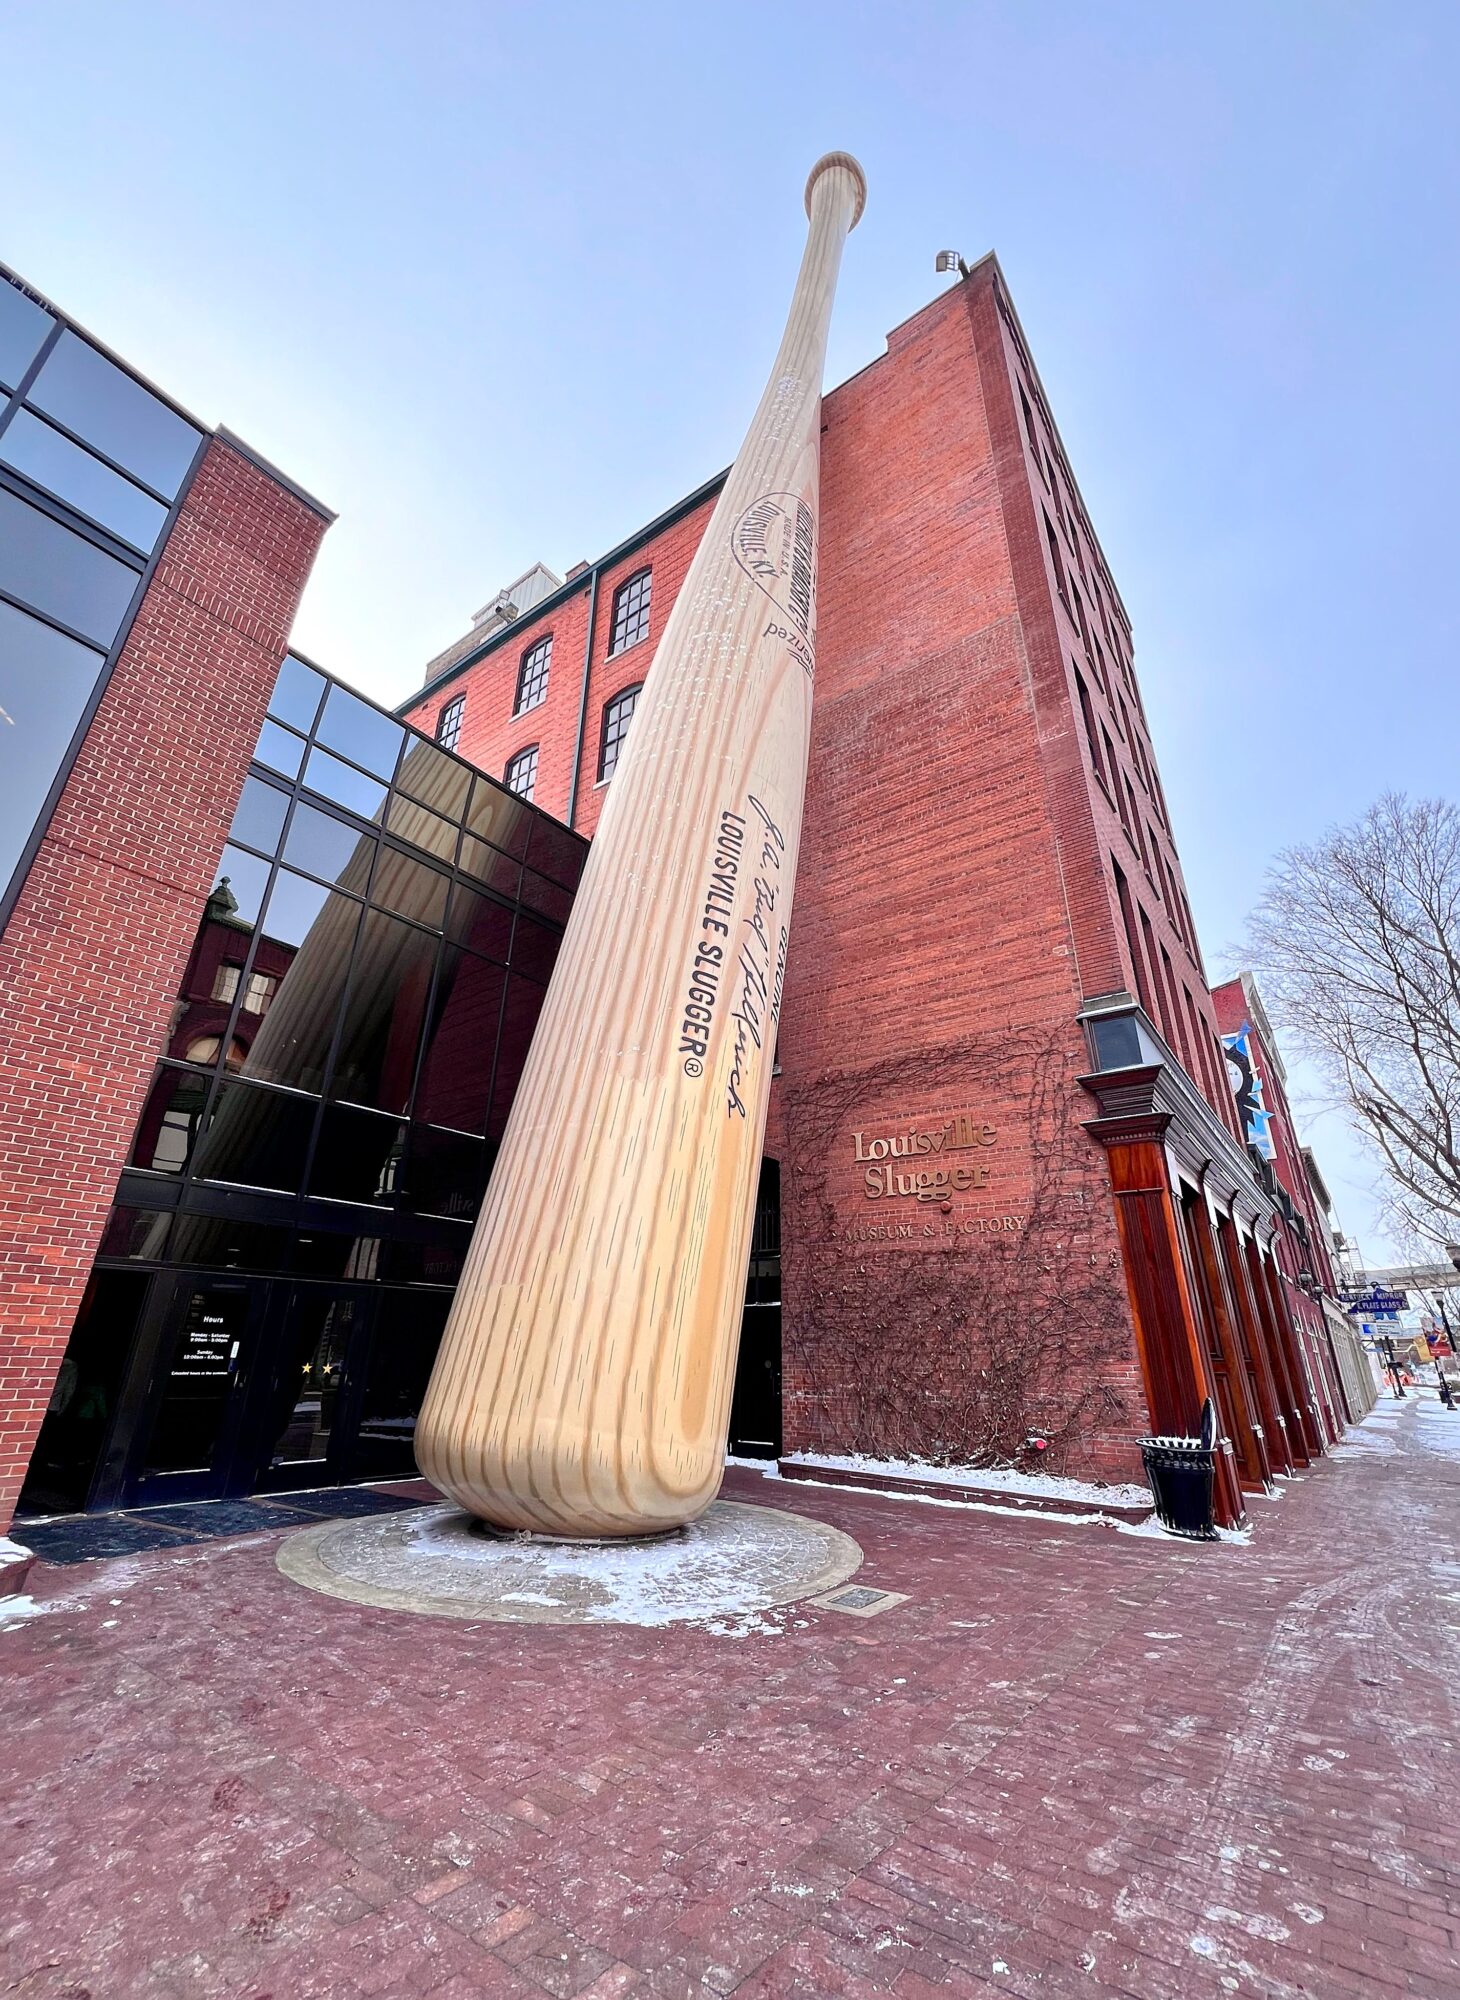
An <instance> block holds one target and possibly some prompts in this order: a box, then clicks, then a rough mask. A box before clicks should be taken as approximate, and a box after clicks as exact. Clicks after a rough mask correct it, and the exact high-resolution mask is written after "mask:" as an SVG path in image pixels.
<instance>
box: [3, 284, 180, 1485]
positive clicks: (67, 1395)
mask: <svg viewBox="0 0 1460 2000" xmlns="http://www.w3.org/2000/svg"><path fill="white" fill-rule="evenodd" d="M4 289H5V288H4V285H3V283H0V293H3V291H4ZM152 1284H153V1279H152V1277H151V1276H150V1275H149V1274H148V1273H147V1272H146V1271H96V1272H93V1274H92V1278H91V1282H90V1284H88V1286H87V1287H86V1296H85V1298H84V1299H83V1300H82V1302H81V1311H80V1313H79V1315H78V1317H77V1320H76V1325H75V1328H74V1330H73V1331H72V1334H71V1338H70V1340H69V1341H68V1342H67V1344H66V1354H65V1359H64V1360H63V1361H62V1363H61V1368H60V1372H59V1374H58V1375H57V1376H56V1379H55V1382H54V1383H53V1385H52V1388H51V1398H50V1403H49V1405H48V1407H47V1409H46V1417H45V1422H44V1423H43V1424H42V1426H41V1434H40V1438H39V1439H38V1441H37V1443H36V1448H35V1452H34V1454H33V1456H32V1458H31V1462H30V1470H29V1471H28V1472H27V1473H26V1476H25V1491H24V1492H23V1493H22V1495H21V1505H22V1506H23V1507H24V1508H25V1509H26V1510H27V1511H28V1512H30V1513H34V1514H54V1513H63V1512H69V1511H70V1509H72V1508H75V1507H84V1506H85V1505H86V1500H87V1494H88V1492H89V1489H90V1486H91V1479H92V1474H93V1472H94V1471H95V1469H96V1463H97V1460H98V1458H99V1457H100V1456H101V1449H102V1445H103V1444H104V1442H105V1440H106V1435H107V1431H108V1428H109V1427H110V1424H111V1421H112V1418H113V1416H114V1415H115V1414H116V1408H117V1392H118V1391H119V1389H120V1388H121V1384H122V1376H123V1373H124V1372H125V1370H126V1366H127V1363H128V1361H129V1360H130V1358H131V1354H132V1344H133V1341H134V1340H135V1338H136V1334H137V1327H138V1324H139V1322H140V1320H141V1317H142V1308H143V1306H144V1305H145V1304H146V1302H147V1299H148V1297H149V1295H150V1293H151V1289H152Z"/></svg>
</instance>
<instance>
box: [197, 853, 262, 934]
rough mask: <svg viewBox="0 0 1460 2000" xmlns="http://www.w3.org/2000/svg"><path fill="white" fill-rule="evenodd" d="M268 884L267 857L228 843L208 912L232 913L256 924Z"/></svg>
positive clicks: (239, 920)
mask: <svg viewBox="0 0 1460 2000" xmlns="http://www.w3.org/2000/svg"><path fill="white" fill-rule="evenodd" d="M268 886H269V863H268V862H267V861H264V860H262V859H261V858H260V857H259V856H258V855H257V854H245V853H244V851H243V849H242V848H241V847H225V848H224V850H223V857H222V859H221V860H220V861H219V863H218V886H217V888H215V889H214V891H213V899H212V900H210V904H209V909H208V913H207V914H208V916H209V917H210V918H214V917H217V916H219V915H225V916H229V917H232V918H233V920H234V921H235V922H236V923H239V924H242V925H250V924H256V923H257V922H258V917H259V911H260V910H261V909H262V908H263V902H264V891H265V889H267V888H268Z"/></svg>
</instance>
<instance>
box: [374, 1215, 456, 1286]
mask: <svg viewBox="0 0 1460 2000" xmlns="http://www.w3.org/2000/svg"><path fill="white" fill-rule="evenodd" d="M470 1246H471V1231H470V1230H469V1229H454V1230H453V1231H452V1232H451V1234H450V1235H449V1236H445V1237H443V1238H442V1239H441V1240H440V1241H439V1242H426V1243H417V1242H414V1241H411V1240H405V1241H403V1240H402V1239H401V1238H399V1237H395V1238H392V1239H391V1241H389V1242H387V1243H385V1244H383V1245H382V1246H381V1248H382V1253H383V1254H382V1256H381V1259H380V1275H381V1277H382V1278H385V1279H387V1280H389V1281H390V1282H391V1283H393V1284H397V1285H454V1284H455V1283H456V1281H457V1279H458V1278H459V1277H460V1276H461V1269H462V1266H463V1264H465V1262H466V1253H467V1250H468V1249H469V1248H470Z"/></svg>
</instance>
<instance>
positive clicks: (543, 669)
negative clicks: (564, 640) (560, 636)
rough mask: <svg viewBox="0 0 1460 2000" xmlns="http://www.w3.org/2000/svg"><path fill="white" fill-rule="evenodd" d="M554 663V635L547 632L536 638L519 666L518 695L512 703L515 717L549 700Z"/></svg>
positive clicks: (525, 713)
mask: <svg viewBox="0 0 1460 2000" xmlns="http://www.w3.org/2000/svg"><path fill="white" fill-rule="evenodd" d="M552 664H553V635H552V633H551V632H545V633H544V634H543V635H542V637H541V638H540V639H534V640H533V642H532V644H531V645H530V646H529V647H528V648H527V650H526V652H524V653H523V655H522V658H521V660H520V661H519V662H518V666H517V695H516V699H515V700H514V701H513V704H512V714H513V717H514V719H515V718H516V717H517V716H519V715H527V714H528V713H529V712H530V711H531V710H532V709H534V708H540V707H541V706H542V704H543V703H544V702H545V701H546V700H547V691H548V675H549V673H550V672H551V670H552Z"/></svg>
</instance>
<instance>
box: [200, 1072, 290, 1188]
mask: <svg viewBox="0 0 1460 2000" xmlns="http://www.w3.org/2000/svg"><path fill="white" fill-rule="evenodd" d="M313 1124H314V1104H313V1102H312V1101H311V1100H310V1099H308V1098H302V1097H288V1096H285V1095H284V1093H283V1092H282V1091H277V1090H260V1089H256V1088H255V1087H254V1086H253V1085H252V1084H248V1083H225V1084H224V1085H223V1087H222V1089H221V1090H220V1091H219V1093H218V1098H217V1101H216V1104H215V1106H214V1110H213V1116H212V1118H211V1119H210V1120H209V1123H208V1129H207V1131H206V1132H205V1133H204V1134H203V1136H202V1138H201V1139H200V1140H199V1141H198V1147H197V1156H196V1159H195V1160H194V1163H193V1172H194V1173H195V1174H197V1175H198V1176H199V1177H200V1178H202V1179H206V1180H215V1181H230V1182H232V1183H234V1184H235V1185H236V1186H239V1187H256V1188H288V1189H292V1188H296V1187H297V1186H298V1185H299V1176H300V1173H301V1171H302V1168H303V1163H304V1158H305V1152H306V1149H307V1147H308V1145H309V1134H310V1130H311V1128H312V1126H313Z"/></svg>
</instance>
